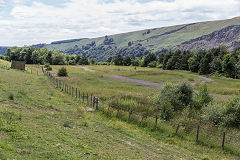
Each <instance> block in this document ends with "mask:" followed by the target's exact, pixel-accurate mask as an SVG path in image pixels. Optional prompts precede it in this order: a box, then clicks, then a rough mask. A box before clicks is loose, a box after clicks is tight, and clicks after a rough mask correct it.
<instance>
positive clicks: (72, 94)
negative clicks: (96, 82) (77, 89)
mask: <svg viewBox="0 0 240 160" xmlns="http://www.w3.org/2000/svg"><path fill="white" fill-rule="evenodd" d="M73 90H74V88H73V87H72V97H73Z"/></svg>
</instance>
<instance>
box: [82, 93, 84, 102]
mask: <svg viewBox="0 0 240 160" xmlns="http://www.w3.org/2000/svg"><path fill="white" fill-rule="evenodd" d="M82 98H83V102H84V92H83V96H82Z"/></svg>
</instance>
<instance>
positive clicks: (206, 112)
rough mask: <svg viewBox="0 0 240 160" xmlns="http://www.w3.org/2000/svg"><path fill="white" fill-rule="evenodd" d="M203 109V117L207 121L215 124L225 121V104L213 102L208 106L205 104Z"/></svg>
mask: <svg viewBox="0 0 240 160" xmlns="http://www.w3.org/2000/svg"><path fill="white" fill-rule="evenodd" d="M202 111H203V115H202V118H203V120H204V121H205V122H209V123H213V124H215V125H218V124H221V123H222V122H223V114H224V113H223V112H224V109H223V106H221V105H219V104H216V103H211V104H209V105H207V106H204V107H203V109H202Z"/></svg>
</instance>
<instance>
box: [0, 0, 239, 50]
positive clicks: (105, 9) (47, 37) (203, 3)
mask: <svg viewBox="0 0 240 160" xmlns="http://www.w3.org/2000/svg"><path fill="white" fill-rule="evenodd" d="M236 16H240V1H239V0H218V1H210V0H0V25H1V27H0V35H1V36H0V46H13V45H18V46H22V45H30V44H37V43H50V42H52V41H55V40H62V39H72V38H85V37H87V38H88V37H98V36H104V35H110V34H117V33H122V32H129V31H135V30H141V29H146V28H156V27H163V26H169V25H177V24H183V23H192V22H199V21H207V20H218V19H227V18H233V17H236Z"/></svg>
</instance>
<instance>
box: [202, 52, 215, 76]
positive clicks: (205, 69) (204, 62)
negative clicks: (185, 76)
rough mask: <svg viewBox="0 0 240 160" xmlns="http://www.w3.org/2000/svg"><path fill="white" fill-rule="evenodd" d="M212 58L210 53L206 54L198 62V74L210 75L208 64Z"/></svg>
mask: <svg viewBox="0 0 240 160" xmlns="http://www.w3.org/2000/svg"><path fill="white" fill-rule="evenodd" d="M212 59H213V56H212V54H211V53H209V52H208V53H206V55H205V56H204V57H203V59H202V60H201V62H200V68H199V74H209V73H211V70H210V63H211V62H212Z"/></svg>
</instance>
